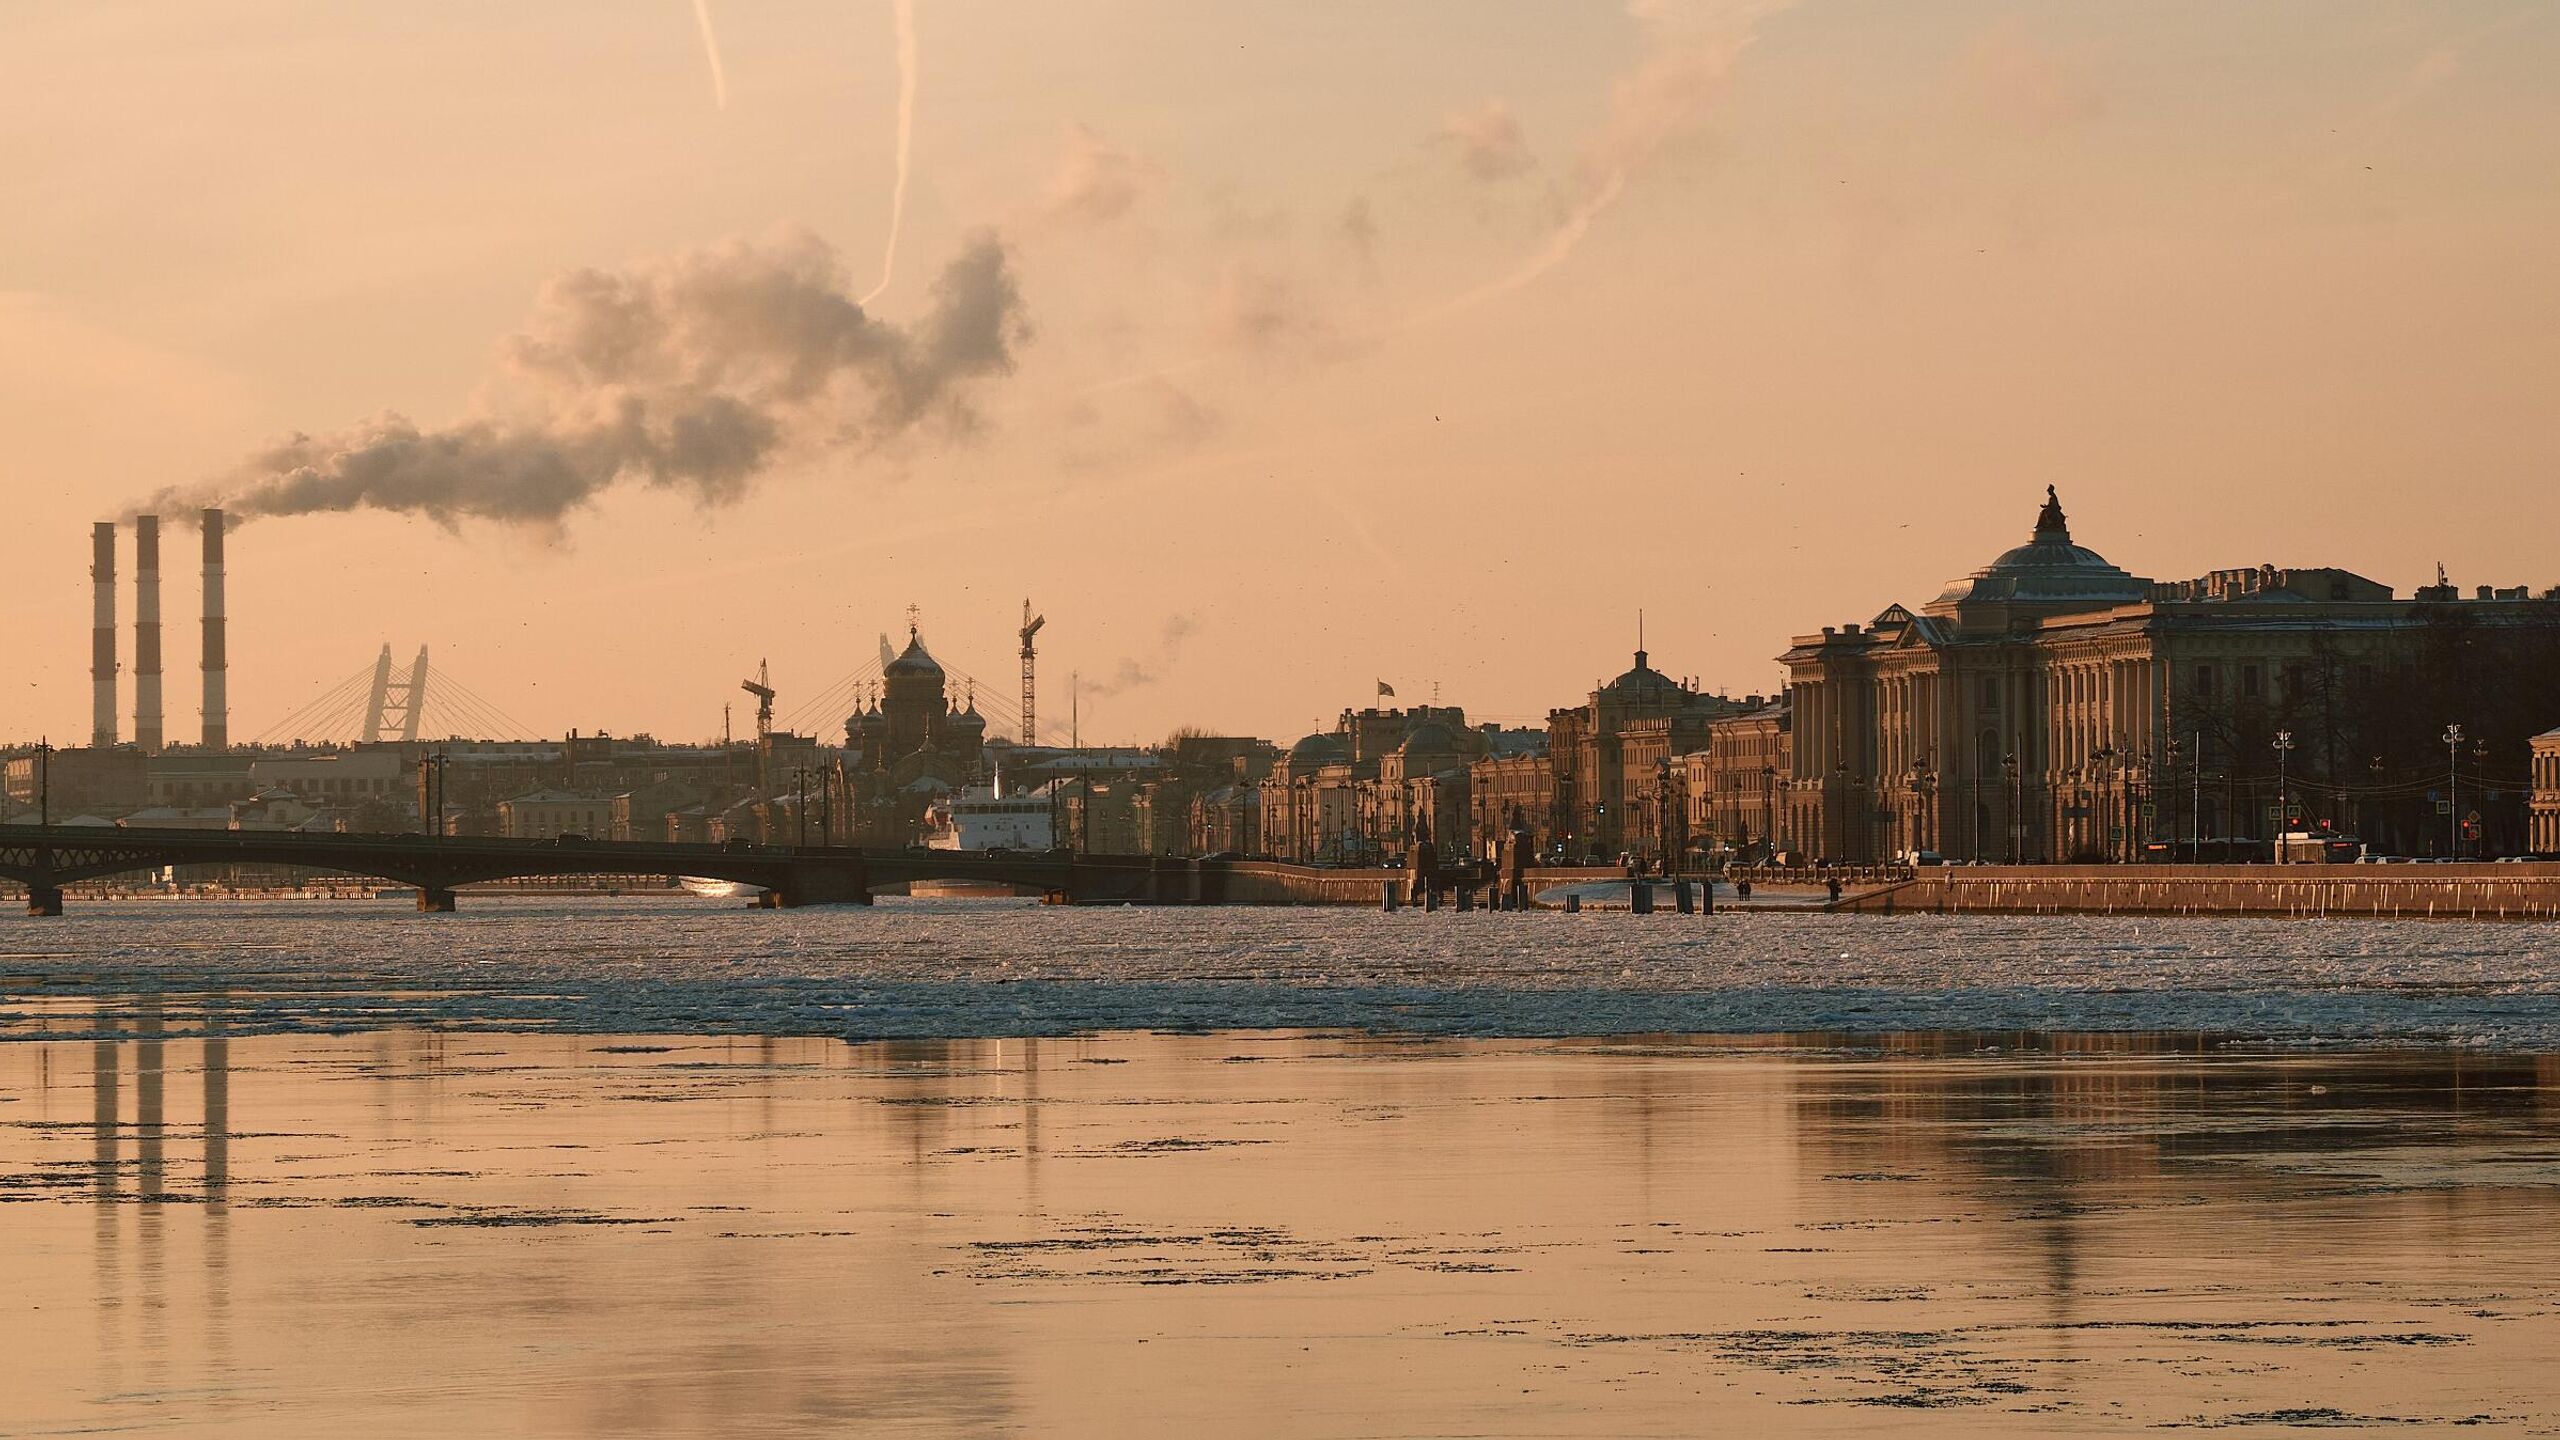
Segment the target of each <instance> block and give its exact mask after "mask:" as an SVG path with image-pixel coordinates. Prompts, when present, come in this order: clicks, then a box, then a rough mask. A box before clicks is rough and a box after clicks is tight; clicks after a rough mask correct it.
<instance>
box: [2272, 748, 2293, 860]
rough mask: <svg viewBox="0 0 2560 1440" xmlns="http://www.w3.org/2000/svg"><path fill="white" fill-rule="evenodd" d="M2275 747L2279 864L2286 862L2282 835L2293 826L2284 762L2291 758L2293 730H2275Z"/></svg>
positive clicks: (2277, 855)
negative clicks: (2286, 790) (2286, 789)
mask: <svg viewBox="0 0 2560 1440" xmlns="http://www.w3.org/2000/svg"><path fill="white" fill-rule="evenodd" d="M2275 747H2276V863H2277V864H2279V865H2282V864H2284V863H2286V861H2285V853H2284V837H2285V833H2286V832H2287V831H2288V830H2290V829H2291V828H2292V826H2293V805H2292V802H2291V797H2290V796H2289V795H2287V794H2286V793H2285V762H2286V761H2287V760H2289V759H2291V758H2292V756H2293V732H2292V731H2290V730H2279V731H2277V732H2276V739H2275Z"/></svg>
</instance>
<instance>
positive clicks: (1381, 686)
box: [1378, 680, 1396, 699]
mask: <svg viewBox="0 0 2560 1440" xmlns="http://www.w3.org/2000/svg"><path fill="white" fill-rule="evenodd" d="M1395 693H1396V687H1394V686H1393V685H1390V684H1388V683H1387V682H1386V681H1384V680H1381V681H1379V682H1378V694H1379V695H1380V696H1381V697H1382V698H1385V699H1393V698H1395Z"/></svg>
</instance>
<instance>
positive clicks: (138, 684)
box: [133, 515, 166, 754]
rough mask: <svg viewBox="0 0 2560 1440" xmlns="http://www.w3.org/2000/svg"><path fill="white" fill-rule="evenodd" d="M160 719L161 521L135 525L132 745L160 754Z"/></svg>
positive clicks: (143, 519) (152, 518) (142, 519)
mask: <svg viewBox="0 0 2560 1440" xmlns="http://www.w3.org/2000/svg"><path fill="white" fill-rule="evenodd" d="M163 728H164V727H163V726H162V724H161V716H160V517H159V516H157V515H142V516H137V517H135V519H134V522H133V743H134V744H136V745H139V746H141V747H142V749H143V750H144V751H145V752H147V753H151V754H157V753H159V750H160V747H161V745H162V744H163V743H164V741H165V739H166V737H165V736H164V734H163V733H162V731H163Z"/></svg>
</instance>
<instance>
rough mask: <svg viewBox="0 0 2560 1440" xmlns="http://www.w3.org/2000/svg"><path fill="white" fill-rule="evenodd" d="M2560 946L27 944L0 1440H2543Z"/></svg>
mask: <svg viewBox="0 0 2560 1440" xmlns="http://www.w3.org/2000/svg"><path fill="white" fill-rule="evenodd" d="M2551 933H2552V932H2551V931H2549V930H2547V929H2544V928H2541V927H2532V926H2490V925H2478V926H2474V925H2456V924H2396V923H2374V922H2273V921H2269V922H2214V921H2181V922H2175V923H2162V922H2141V923H2136V922H2130V921H2125V922H2118V921H2092V920H2044V921H2032V920H1996V919H1982V918H1952V919H1939V918H1930V917H1904V918H1899V919H1892V920H1885V919H1866V918H1854V917H1828V916H1777V915H1754V916H1720V917H1717V918H1715V919H1713V920H1709V919H1706V918H1705V917H1673V916H1655V917H1650V918H1643V919H1640V918H1638V917H1634V916H1629V915H1624V914H1618V915H1606V916H1581V917H1564V916H1559V915H1534V914H1533V915H1518V916H1472V915H1471V916H1465V917H1459V916H1455V915H1449V914H1442V915H1433V916H1417V915H1410V914H1408V915H1404V916H1396V917H1389V916H1380V915H1374V914H1362V913H1356V912H1349V911H1224V910H1219V911H1172V910H1159V911H1142V910H1127V911H1082V910H1078V911H1057V910H1049V911H1042V910H1039V909H1037V908H1036V907H1014V906H986V905H979V906H969V905H931V904H910V905H884V906H882V907H880V908H879V909H877V910H875V911H871V912H855V911H839V912H803V913H797V914H770V913H767V914H758V913H752V912H747V911H743V910H737V909H733V908H728V907H719V906H712V905H708V904H696V903H693V902H670V901H648V902H640V901H633V902H623V903H584V904H580V903H567V904H563V903H550V902H546V903H529V902H499V903H490V902H482V903H481V904H479V905H477V906H475V907H474V908H473V909H471V910H468V911H466V912H465V913H464V914H462V915H459V916H445V917H417V916H413V915H407V914H402V913H399V912H397V911H395V910H393V909H392V908H390V907H388V906H383V905H372V906H365V905H344V906H331V905H274V904H250V905H239V906H219V907H216V906H193V905H167V904H149V903H138V904H132V905H125V906H95V907H88V908H85V909H82V910H80V911H78V912H76V913H75V914H74V915H73V916H71V917H69V918H67V919H65V920H63V921H61V922H38V921H26V922H18V921H15V920H11V921H6V922H0V951H5V952H6V958H5V959H0V1267H5V1271H4V1272H0V1273H5V1275H6V1277H7V1283H6V1284H5V1285H0V1336H5V1337H7V1341H8V1351H7V1354H8V1363H7V1364H6V1365H0V1435H7V1436H15V1435H52V1434H74V1433H77V1434H94V1433H144V1434H162V1433H167V1434H187V1435H243V1436H269V1435H278V1436H341V1435H393V1436H400V1435H421V1436H424V1435H435V1436H446V1435H456V1434H460V1435H473V1434H485V1435H543V1436H550V1435H558V1436H586V1435H598V1436H601V1435H615V1436H621V1435H722V1436H727V1435H749V1436H753V1435H775V1436H785V1435H788V1436H798V1435H830V1436H833V1435H853V1434H860V1435H874V1434H883V1435H929V1436H943V1435H951V1436H960V1435H971V1436H974V1435H991V1434H992V1435H1007V1434H1012V1435H1033V1436H1049V1435H1112V1436H1118V1435H1165V1436H1195V1435H1221V1436H1223V1435H1313V1436H1380V1435H1503V1436H1512V1435H1519V1436H1551V1435H1603V1436H1618V1435H1646V1436H1652V1435H1663V1436H1670V1435H1692V1434H1701V1433H1734V1434H1873V1435H1882V1434H1897V1433H1908V1432H1914V1431H1926V1432H1932V1433H1942V1434H1956V1435H1973V1434H1988V1433H1999V1434H2018V1435H2042V1434H2055V1433H2079V1434H2119V1433H2136V1432H2150V1431H2155V1430H2179V1431H2183V1430H2188V1429H2210V1430H2216V1431H2232V1432H2237V1433H2242V1434H2250V1433H2257V1434H2275V1433H2294V1432H2297V1431H2299V1430H2302V1429H2328V1428H2337V1427H2394V1428H2405V1429H2418V1430H2432V1429H2442V1428H2453V1427H2461V1428H2463V1430H2464V1433H2491V1434H2551V1433H2560V1366H2555V1365H2554V1364H2553V1363H2552V1362H2551V1360H2550V1357H2551V1355H2552V1354H2553V1353H2554V1351H2555V1349H2560V1223H2555V1222H2560V1060H2555V1059H2553V1058H2551V1056H2550V1054H2549V1053H2546V1052H2560V985H2555V982H2554V980H2553V979H2552V978H2551V977H2552V976H2553V974H2554V969H2555V967H2554V965H2553V963H2552V961H2553V957H2552V955H2551V944H2552V942H2551V941H2550V939H2548V938H2547V937H2548V936H2549V935H2550V934H2551ZM1677 1032H1694V1033H1687V1034H1680V1035H1678V1038H1668V1037H1672V1036H1674V1035H1675V1034H1676V1033H1677ZM1751 1032H1765V1033H1751ZM1776 1032H1789V1033H1776ZM8 1042H14V1043H8Z"/></svg>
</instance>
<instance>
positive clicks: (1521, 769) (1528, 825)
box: [1467, 730, 1556, 860]
mask: <svg viewBox="0 0 2560 1440" xmlns="http://www.w3.org/2000/svg"><path fill="white" fill-rule="evenodd" d="M1502 733H1503V735H1504V736H1506V737H1517V740H1518V742H1519V743H1516V744H1513V745H1510V746H1507V747H1503V748H1497V749H1496V750H1495V751H1494V753H1492V754H1489V755H1487V756H1485V757H1484V758H1483V759H1481V760H1478V761H1476V762H1475V763H1474V764H1471V765H1469V766H1468V767H1467V812H1468V819H1469V823H1470V826H1471V829H1470V832H1469V833H1470V834H1471V835H1472V836H1473V837H1474V843H1473V845H1471V846H1470V847H1469V849H1470V853H1472V854H1473V855H1474V856H1475V857H1476V858H1477V859H1480V860H1492V859H1496V858H1498V857H1499V856H1500V855H1501V853H1502V851H1501V847H1502V846H1503V844H1505V843H1506V842H1507V840H1508V839H1509V837H1510V836H1511V834H1512V833H1513V832H1514V831H1517V832H1519V833H1520V834H1521V835H1523V836H1525V837H1526V840H1527V844H1528V848H1529V853H1530V854H1533V855H1544V854H1546V853H1547V848H1548V847H1549V846H1550V845H1552V844H1554V843H1555V793H1556V785H1555V781H1556V775H1555V766H1554V765H1553V764H1552V763H1550V762H1549V760H1548V759H1547V737H1546V736H1545V734H1543V733H1542V732H1539V731H1535V730H1508V731H1504V732H1502Z"/></svg>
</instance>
